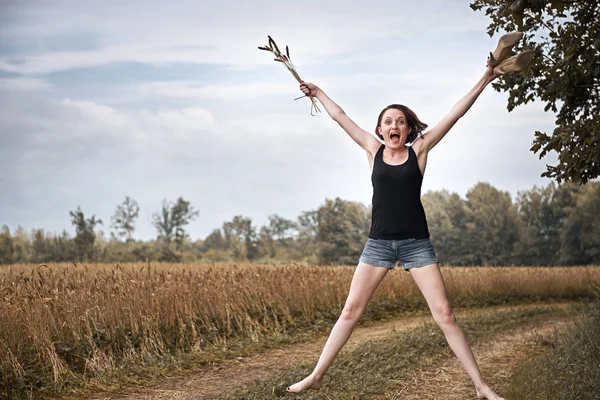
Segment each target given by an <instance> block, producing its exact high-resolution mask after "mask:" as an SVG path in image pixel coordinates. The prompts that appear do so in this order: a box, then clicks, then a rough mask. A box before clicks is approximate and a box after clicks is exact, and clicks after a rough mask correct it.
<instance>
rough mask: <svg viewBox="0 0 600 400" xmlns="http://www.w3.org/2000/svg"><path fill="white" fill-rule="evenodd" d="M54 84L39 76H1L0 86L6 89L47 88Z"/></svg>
mask: <svg viewBox="0 0 600 400" xmlns="http://www.w3.org/2000/svg"><path fill="white" fill-rule="evenodd" d="M51 87H52V84H51V83H50V82H48V81H47V80H44V79H38V78H0V88H2V89H5V90H45V89H50V88H51Z"/></svg>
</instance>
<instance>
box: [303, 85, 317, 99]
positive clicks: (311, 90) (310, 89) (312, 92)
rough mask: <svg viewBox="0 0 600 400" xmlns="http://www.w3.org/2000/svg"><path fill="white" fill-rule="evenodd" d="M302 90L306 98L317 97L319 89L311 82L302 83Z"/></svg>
mask: <svg viewBox="0 0 600 400" xmlns="http://www.w3.org/2000/svg"><path fill="white" fill-rule="evenodd" d="M300 90H301V91H302V93H304V95H305V96H313V97H316V96H317V91H318V90H319V88H318V87H317V86H316V85H314V84H312V83H310V82H304V81H302V83H301V84H300Z"/></svg>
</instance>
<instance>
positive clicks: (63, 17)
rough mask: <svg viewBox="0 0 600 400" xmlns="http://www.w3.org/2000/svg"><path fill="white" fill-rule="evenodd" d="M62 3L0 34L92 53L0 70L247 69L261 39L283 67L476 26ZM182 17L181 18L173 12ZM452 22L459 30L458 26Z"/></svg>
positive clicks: (258, 60) (443, 20) (319, 9)
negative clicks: (71, 42)
mask: <svg viewBox="0 0 600 400" xmlns="http://www.w3.org/2000/svg"><path fill="white" fill-rule="evenodd" d="M62 3H63V4H64V6H63V7H59V6H55V5H54V6H52V7H51V6H49V5H44V4H42V3H38V4H35V5H34V6H32V7H24V6H21V7H19V6H14V8H15V10H14V11H13V12H12V13H9V17H8V18H7V25H8V26H7V27H5V28H3V29H2V30H0V36H2V37H5V38H10V41H18V42H20V43H24V44H26V43H30V42H31V41H32V40H35V39H36V38H38V37H44V38H48V37H62V38H65V37H69V35H70V36H71V37H76V36H77V35H82V34H83V35H85V37H88V38H93V40H92V44H93V45H92V46H90V47H93V48H90V49H88V50H84V49H78V50H77V51H46V52H45V51H43V49H40V50H42V51H32V50H28V51H22V52H19V51H14V52H13V53H12V54H10V55H7V56H4V57H1V58H0V70H4V71H7V72H13V73H21V74H48V73H52V72H57V71H63V70H68V69H73V68H90V67H94V66H101V65H106V64H110V63H125V62H138V63H146V64H152V65H173V64H176V63H195V64H220V65H227V66H231V67H236V68H248V67H255V66H258V65H265V64H267V63H269V62H271V60H270V57H268V55H266V54H264V53H262V52H259V51H257V49H256V47H257V46H260V45H263V44H264V42H266V34H267V33H270V34H271V35H273V37H274V38H275V39H276V40H278V41H280V44H281V45H282V46H283V45H285V44H290V45H291V46H290V47H291V49H292V59H294V60H298V61H299V64H298V65H307V64H314V63H321V62H324V61H325V60H331V59H333V58H334V57H335V56H339V55H344V54H346V55H349V54H354V53H356V51H357V49H360V48H361V47H363V46H366V45H369V46H372V45H373V43H374V42H377V41H378V40H379V39H381V38H385V37H395V38H397V39H399V38H402V37H411V36H414V35H416V34H417V33H418V32H420V31H422V30H423V29H424V26H432V24H434V25H435V27H436V31H444V30H447V31H450V32H457V31H460V30H462V31H472V30H474V29H477V28H480V27H479V25H478V24H477V23H476V24H473V23H470V22H467V23H465V19H466V18H468V17H472V15H468V14H467V13H466V11H465V10H461V9H460V8H459V7H448V8H440V9H439V10H435V9H434V11H431V10H428V11H425V8H424V7H420V6H416V5H415V6H407V7H405V8H403V9H402V11H403V12H402V13H399V14H398V13H388V12H384V11H383V10H385V8H386V7H389V5H384V4H382V7H377V6H373V5H372V4H367V3H362V2H350V3H346V2H343V3H342V2H327V3H323V2H309V3H306V2H305V3H302V4H301V5H300V4H293V3H289V2H284V3H279V2H277V3H276V2H269V1H262V2H253V3H252V4H245V3H239V2H235V3H234V2H220V3H219V4H218V5H216V4H212V3H207V2H192V1H189V2H181V3H178V7H174V8H172V7H166V6H165V4H164V3H160V2H147V3H145V6H144V8H143V9H136V10H131V9H129V8H130V7H131V6H130V5H127V4H126V3H120V2H116V1H108V2H103V3H102V4H101V5H100V4H93V3H85V5H84V4H83V3H79V2H62ZM227 4H229V5H230V6H231V7H234V8H233V9H232V8H230V7H228V6H227ZM342 5H343V6H342ZM394 7H396V5H394ZM184 9H185V10H186V11H185V12H181V11H182V10H184ZM308 10H310V11H308ZM132 12H134V13H135V16H136V17H135V20H134V21H132V20H131V18H130V17H129V15H131V13H132ZM333 15H334V16H335V17H333ZM208 16H210V18H208ZM458 17H460V18H459V20H460V21H461V22H458V21H457V19H458ZM466 20H467V21H468V19H466ZM334 21H335V22H334ZM479 24H480V23H479ZM165 32H168V34H165ZM399 44H400V45H402V43H396V46H398V45H399ZM22 47H23V48H27V46H22ZM300 60H301V62H300Z"/></svg>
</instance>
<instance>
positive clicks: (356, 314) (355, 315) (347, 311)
mask: <svg viewBox="0 0 600 400" xmlns="http://www.w3.org/2000/svg"><path fill="white" fill-rule="evenodd" d="M364 311H365V307H364V306H362V305H361V304H358V303H355V302H346V304H345V305H344V309H343V310H342V315H341V318H342V319H343V320H346V321H355V322H356V321H358V320H359V319H360V317H362V315H363V312H364Z"/></svg>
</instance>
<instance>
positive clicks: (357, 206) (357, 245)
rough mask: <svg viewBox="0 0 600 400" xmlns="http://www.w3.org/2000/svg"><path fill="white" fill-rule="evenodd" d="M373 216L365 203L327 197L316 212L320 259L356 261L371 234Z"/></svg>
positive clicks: (332, 261) (339, 261) (342, 262)
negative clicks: (371, 216) (370, 227)
mask: <svg viewBox="0 0 600 400" xmlns="http://www.w3.org/2000/svg"><path fill="white" fill-rule="evenodd" d="M369 217H370V215H369V212H368V209H367V207H365V205H364V204H361V203H356V202H352V201H345V200H342V199H340V198H336V199H335V200H329V199H326V200H325V204H324V205H322V206H321V207H319V209H318V210H317V214H316V221H317V240H318V241H319V261H320V262H321V263H324V264H331V263H336V264H354V263H355V262H356V260H357V259H358V258H359V257H360V253H361V251H362V248H363V246H364V244H365V241H366V240H367V237H368V234H369V226H370V218H369Z"/></svg>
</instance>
